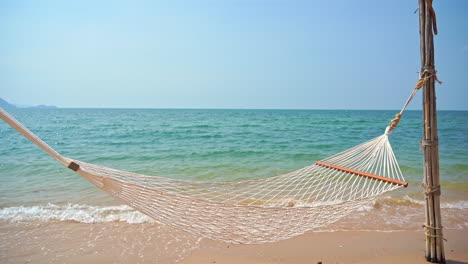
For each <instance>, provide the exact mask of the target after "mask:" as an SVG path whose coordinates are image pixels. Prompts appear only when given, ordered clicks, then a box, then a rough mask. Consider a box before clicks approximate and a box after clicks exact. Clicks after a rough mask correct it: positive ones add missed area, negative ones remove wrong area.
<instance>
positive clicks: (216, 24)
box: [0, 0, 468, 110]
mask: <svg viewBox="0 0 468 264" xmlns="http://www.w3.org/2000/svg"><path fill="white" fill-rule="evenodd" d="M417 7H418V5H417V1H416V0H412V1H409V0H394V1H375V0H361V1H349V0H321V1H312V0H308V1H298V0H235V1H234V0H222V1H221V0H211V1H208V0H198V1H189V0H185V1H178V0H172V1H140V0H135V1H130V0H129V1H94V0H91V1H88V0H80V1H58V0H57V1H47V0H44V1H33V0H31V1H23V0H3V1H0V97H1V98H3V99H5V100H7V101H9V102H12V103H15V104H21V105H38V104H46V105H56V106H59V107H109V108H261V109H399V108H401V107H402V105H403V103H404V102H405V100H406V98H407V96H408V95H409V93H410V92H411V90H412V89H413V87H414V84H415V82H416V81H417V79H418V73H417V72H418V71H419V69H420V54H419V32H418V30H419V28H418V15H417V14H415V13H414V12H415V10H416V9H417ZM434 8H435V11H436V13H437V21H438V28H439V35H438V36H436V37H435V49H436V54H435V56H436V68H437V70H438V77H439V79H440V80H441V81H443V84H442V85H440V86H437V102H438V108H439V109H441V110H468V101H467V98H468V85H467V83H468V82H467V81H466V76H467V74H468V17H467V10H468V1H466V0H445V1H441V0H435V1H434ZM409 109H421V97H420V95H418V96H417V97H416V98H415V99H414V102H413V103H412V104H411V105H410V107H409Z"/></svg>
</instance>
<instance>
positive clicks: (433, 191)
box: [421, 183, 441, 196]
mask: <svg viewBox="0 0 468 264" xmlns="http://www.w3.org/2000/svg"><path fill="white" fill-rule="evenodd" d="M421 187H422V188H423V189H424V194H426V196H432V195H440V194H441V191H440V185H434V186H429V185H427V184H425V183H421Z"/></svg>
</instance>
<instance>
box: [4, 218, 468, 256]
mask: <svg viewBox="0 0 468 264" xmlns="http://www.w3.org/2000/svg"><path fill="white" fill-rule="evenodd" d="M445 233H446V238H447V240H448V241H447V243H446V256H447V260H448V263H468V230H467V229H460V230H446V232H445ZM0 237H1V238H0V240H1V243H0V245H1V246H0V260H1V261H0V262H1V263H5V264H6V263H163V264H165V263H168V264H169V263H184V264H191V263H193V264H198V263H200V264H201V263H210V264H213V263H218V264H219V263H256V264H258V263H288V264H289V263H304V264H306V263H307V264H310V263H313V264H315V263H320V262H322V263H426V261H425V259H424V233H423V231H395V232H381V231H337V232H309V233H306V234H304V235H301V236H298V237H295V238H292V239H288V240H284V241H280V242H276V243H270V244H260V245H232V244H225V243H220V242H216V241H212V240H207V239H200V238H198V237H194V236H192V235H190V234H187V233H185V232H180V231H177V230H174V229H172V228H169V227H167V226H164V225H160V224H157V223H144V224H127V223H101V224H85V223H76V222H70V221H68V222H51V223H42V224H32V223H31V224H25V223H17V224H14V223H5V222H3V223H1V225H0Z"/></svg>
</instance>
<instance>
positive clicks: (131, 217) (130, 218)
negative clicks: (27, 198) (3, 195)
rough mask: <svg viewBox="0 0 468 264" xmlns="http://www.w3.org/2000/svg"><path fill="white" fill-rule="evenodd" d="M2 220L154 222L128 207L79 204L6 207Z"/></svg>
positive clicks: (0, 213)
mask: <svg viewBox="0 0 468 264" xmlns="http://www.w3.org/2000/svg"><path fill="white" fill-rule="evenodd" d="M0 219H2V220H9V221H28V220H29V221H30V220H36V221H43V222H47V221H51V220H56V221H75V222H80V223H107V222H127V223H129V224H139V223H145V222H154V220H152V219H151V218H150V217H148V216H146V215H144V214H142V213H140V212H138V211H136V210H134V209H133V208H131V207H129V206H126V205H119V206H91V205H79V204H67V205H56V204H50V203H49V204H47V205H37V206H17V207H6V208H3V209H1V210H0Z"/></svg>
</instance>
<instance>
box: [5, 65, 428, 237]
mask: <svg viewBox="0 0 468 264" xmlns="http://www.w3.org/2000/svg"><path fill="white" fill-rule="evenodd" d="M434 75H435V73H433V74H431V75H429V76H427V77H424V78H421V79H419V81H418V83H417V84H416V87H415V88H414V90H413V93H412V94H411V95H410V97H409V99H408V100H407V102H406V104H405V106H404V107H403V109H402V110H401V111H400V113H399V114H397V115H396V118H395V119H393V120H392V121H391V122H390V125H389V126H388V127H387V129H386V130H385V133H384V134H383V135H381V136H379V137H376V138H374V139H372V140H370V141H367V142H365V143H362V144H360V145H358V146H355V147H353V148H350V149H348V150H345V151H343V152H341V153H338V154H336V155H333V156H331V157H329V158H326V159H323V160H321V161H318V162H315V163H314V164H313V165H310V166H307V167H305V168H302V169H299V170H297V171H294V172H290V173H287V174H283V175H279V176H275V177H270V178H265V179H259V180H246V181H231V182H201V181H184V180H178V179H169V178H163V177H157V176H146V175H142V174H137V173H131V172H126V171H120V170H115V169H111V168H107V167H103V166H99V165H95V164H90V163H86V162H83V161H79V160H73V159H70V158H67V157H64V156H62V155H60V154H59V153H58V152H56V151H55V150H54V149H52V148H51V147H50V146H49V145H47V144H46V143H45V142H44V141H42V140H41V139H40V138H38V137H37V136H36V135H34V134H33V133H32V132H31V131H30V130H28V129H27V128H26V127H24V126H23V125H22V124H21V123H19V122H18V121H17V120H15V119H14V118H13V117H12V116H11V115H9V114H8V113H7V112H6V111H5V110H3V109H2V108H0V118H1V119H3V120H4V121H5V122H6V123H8V124H9V125H10V126H11V127H13V128H14V129H16V130H17V131H18V132H19V133H21V134H22V135H23V136H25V137H26V138H28V139H29V140H30V141H32V142H33V143H35V144H36V145H37V146H39V147H40V148H42V149H43V150H44V151H45V152H47V154H49V155H50V156H52V157H53V158H55V159H56V160H58V161H59V162H61V163H62V164H63V165H64V166H66V167H68V168H70V169H72V170H73V171H75V172H76V173H78V174H80V175H81V176H82V177H84V178H85V179H86V180H88V181H90V182H91V183H93V184H95V185H96V186H97V187H99V188H101V189H103V190H104V191H106V192H108V193H109V194H111V195H112V196H115V197H117V198H119V199H121V200H123V201H124V202H125V203H127V204H128V205H129V206H131V207H133V208H135V209H136V210H138V211H140V212H142V213H144V214H146V215H148V216H150V217H152V218H154V219H155V220H157V221H159V222H162V223H165V224H167V225H170V226H173V227H176V228H178V229H182V230H185V231H187V232H190V233H193V234H197V235H199V236H202V237H205V238H210V239H214V240H219V241H224V242H227V243H238V244H256V243H267V242H275V241H279V240H283V239H287V238H290V237H293V236H297V235H300V234H303V233H305V232H307V231H310V230H313V229H316V228H318V227H322V226H325V225H328V224H330V223H333V222H335V221H337V220H339V219H341V218H343V217H345V216H347V215H348V214H350V213H351V212H353V211H355V210H356V209H358V208H360V207H362V206H364V205H367V204H369V203H371V202H373V201H374V200H375V199H376V197H377V196H378V195H380V194H382V193H385V192H388V191H391V190H395V189H397V188H399V187H402V186H403V187H406V186H407V185H408V184H407V183H406V182H405V181H404V177H403V175H402V173H401V170H400V168H399V166H398V162H397V160H396V158H395V155H394V154H393V150H392V147H391V146H390V143H389V140H388V136H389V135H390V134H391V133H392V131H393V129H394V128H395V127H396V126H397V124H398V122H399V120H400V118H401V116H402V114H403V111H404V110H405V109H406V106H407V105H408V103H409V102H410V101H411V99H412V98H413V96H414V94H415V93H416V92H417V90H418V89H419V88H421V87H422V86H423V84H424V83H425V82H426V81H427V80H428V79H429V78H430V77H431V76H434Z"/></svg>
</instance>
